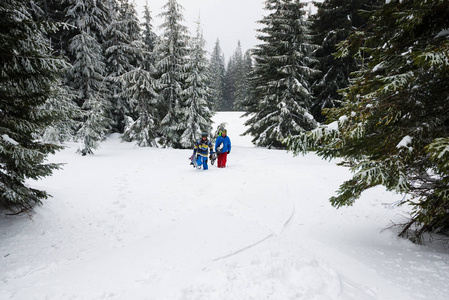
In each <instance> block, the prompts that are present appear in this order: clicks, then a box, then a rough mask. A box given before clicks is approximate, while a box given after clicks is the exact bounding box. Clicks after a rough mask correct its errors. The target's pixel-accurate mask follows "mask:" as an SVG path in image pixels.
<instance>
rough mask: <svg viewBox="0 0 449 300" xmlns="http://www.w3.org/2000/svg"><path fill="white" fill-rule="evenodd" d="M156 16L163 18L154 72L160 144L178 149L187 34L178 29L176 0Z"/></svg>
mask: <svg viewBox="0 0 449 300" xmlns="http://www.w3.org/2000/svg"><path fill="white" fill-rule="evenodd" d="M163 8H164V9H165V11H164V12H162V13H161V14H160V16H161V17H163V18H165V20H164V22H163V23H162V25H161V28H162V29H163V33H162V35H161V37H160V42H159V44H158V47H157V49H156V53H157V55H156V64H155V66H156V69H157V72H158V74H157V78H156V79H157V82H156V84H157V85H156V87H157V89H156V91H157V92H158V94H159V96H160V99H159V106H160V112H161V113H162V116H161V119H162V121H161V124H160V132H161V134H162V135H163V139H162V140H161V142H162V143H163V145H164V146H170V147H174V148H182V144H181V136H182V134H183V133H184V128H183V126H182V124H181V123H180V122H181V120H184V117H185V114H186V113H187V110H186V106H185V103H184V101H183V91H184V89H185V88H186V78H187V58H188V55H189V49H188V41H189V37H188V35H187V34H188V30H187V27H186V26H184V25H182V24H181V22H182V21H183V19H184V18H183V15H182V10H183V8H182V6H181V5H179V4H178V2H177V1H176V0H168V2H167V4H166V5H164V7H163Z"/></svg>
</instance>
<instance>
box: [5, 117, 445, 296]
mask: <svg viewBox="0 0 449 300" xmlns="http://www.w3.org/2000/svg"><path fill="white" fill-rule="evenodd" d="M239 116H240V114H239V113H219V114H217V115H216V116H215V122H216V125H218V124H220V123H222V122H227V123H228V125H227V129H228V133H229V136H230V138H231V140H232V143H233V148H232V152H231V154H230V155H229V156H228V168H226V169H218V168H216V167H215V166H210V169H209V170H208V171H204V170H196V169H193V168H192V167H191V166H189V160H188V158H189V157H190V155H191V153H192V151H191V150H174V149H155V148H139V147H135V146H133V144H130V143H120V142H119V139H118V136H117V135H113V136H111V138H110V139H109V141H107V142H105V143H103V144H102V145H101V147H102V148H101V149H100V150H99V151H98V152H97V153H96V154H95V155H94V156H88V157H81V156H79V155H77V154H75V151H76V149H77V145H76V144H69V145H68V146H69V147H68V148H67V149H65V150H64V151H61V152H60V153H58V154H56V155H55V156H53V157H50V160H51V161H55V162H67V165H66V166H65V167H64V169H63V170H59V171H56V172H55V173H54V175H53V176H52V177H48V178H45V179H44V180H41V181H38V182H31V183H30V184H33V185H34V186H36V187H38V188H42V189H45V190H47V191H48V192H49V193H50V194H52V195H53V198H51V199H49V200H47V201H46V202H45V204H44V205H43V206H41V207H38V208H36V211H35V212H34V213H33V214H31V215H29V216H26V215H22V216H15V217H12V216H1V217H0V239H1V240H0V299H1V300H4V299H5V300H7V299H14V300H17V299H19V300H21V299H27V300H28V299H39V300H40V299H51V300H53V299H55V300H56V299H58V300H59V299H76V300H77V299H80V300H81V299H83V300H84V299H205V300H213V299H226V300H227V299H244V300H246V299H248V300H249V299H257V300H259V299H280V300H284V299H301V300H309V299H310V300H312V299H314V300H327V299H343V300H376V299H377V300H384V299H392V300H408V299H417V300H421V299H432V300H443V299H446V298H447V295H448V293H449V288H448V287H447V280H448V279H449V255H448V252H447V251H446V250H444V249H438V248H437V247H430V246H429V247H422V246H417V245H413V244H411V243H410V242H409V241H407V240H403V239H399V238H397V237H396V236H395V232H394V231H393V230H385V231H382V229H383V228H385V227H387V226H388V225H389V221H390V220H395V221H398V220H401V218H402V217H401V215H402V214H403V211H402V208H391V209H387V208H386V207H385V206H383V205H381V203H393V202H395V201H396V200H397V198H398V196H397V195H392V194H391V193H387V192H385V191H384V190H382V189H373V190H372V191H370V192H368V193H367V194H366V195H364V196H363V197H362V199H360V200H359V201H358V202H357V203H356V204H355V205H354V206H353V207H349V208H342V209H339V210H336V209H334V208H332V207H331V206H330V204H329V203H328V198H329V197H330V196H332V195H333V194H334V192H335V190H336V189H337V188H338V185H339V184H340V183H341V182H342V181H343V180H344V179H345V178H348V177H349V173H348V171H347V170H346V169H344V168H340V167H337V166H335V164H334V163H330V162H323V161H321V160H320V159H319V158H317V157H316V156H314V155H313V154H309V155H307V156H305V157H296V158H295V157H293V156H292V154H291V153H286V152H285V151H276V150H267V149H261V148H255V147H253V146H252V145H251V143H250V140H251V138H249V137H241V136H239V133H241V132H243V130H244V129H243V125H242V124H243V119H241V118H239Z"/></svg>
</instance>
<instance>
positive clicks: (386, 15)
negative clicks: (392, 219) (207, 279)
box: [288, 0, 449, 241]
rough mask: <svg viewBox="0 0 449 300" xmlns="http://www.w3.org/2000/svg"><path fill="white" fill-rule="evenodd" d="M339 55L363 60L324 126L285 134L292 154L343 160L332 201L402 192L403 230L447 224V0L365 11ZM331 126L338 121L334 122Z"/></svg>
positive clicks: (432, 228)
mask: <svg viewBox="0 0 449 300" xmlns="http://www.w3.org/2000/svg"><path fill="white" fill-rule="evenodd" d="M370 19H371V21H372V24H371V27H372V31H371V32H367V31H365V32H355V33H354V34H352V35H351V36H350V38H349V39H348V40H347V41H345V42H344V43H342V44H341V49H340V51H339V53H340V54H341V55H344V54H346V53H357V52H359V51H363V52H364V53H365V54H366V57H369V58H370V59H369V60H367V61H365V68H363V69H362V70H361V71H359V72H358V73H357V77H355V78H354V81H353V84H352V85H351V86H350V87H349V88H348V89H346V90H345V94H344V99H343V100H344V102H343V105H342V107H341V108H334V109H330V110H328V114H327V116H328V118H329V123H332V124H331V125H329V126H322V127H320V128H318V129H316V130H314V131H312V132H310V133H307V134H302V135H300V136H297V137H293V138H290V139H289V142H288V143H289V147H290V149H293V150H295V151H296V152H304V151H307V150H315V151H317V153H318V154H319V155H321V156H323V157H325V158H333V157H342V158H343V159H344V163H343V164H345V165H349V166H351V169H352V170H353V172H354V173H355V174H354V176H353V178H352V179H351V180H349V181H347V182H345V183H344V184H343V185H342V186H341V187H340V190H339V191H338V195H337V196H336V197H333V198H332V199H331V201H332V203H333V205H335V206H342V205H351V204H352V203H353V202H354V201H355V200H356V199H357V198H358V197H359V196H360V194H361V193H362V192H363V191H365V190H367V189H369V188H371V187H373V186H377V185H382V186H385V187H386V188H387V190H391V191H396V192H398V193H403V194H405V195H407V197H405V198H404V200H403V203H405V204H410V205H412V207H413V213H412V215H411V219H410V222H409V223H408V224H406V225H405V226H404V229H403V231H402V233H401V234H402V235H405V234H407V233H408V232H409V229H411V226H412V225H416V227H415V231H414V235H413V239H414V240H417V241H419V238H421V236H422V233H423V232H438V231H439V230H441V229H446V228H448V227H449V214H448V208H449V173H448V168H449V167H448V166H449V154H448V153H449V147H448V146H449V126H448V125H449V117H448V113H447V112H448V111H449V101H448V100H449V99H448V97H449V96H448V95H449V85H448V82H449V39H448V36H449V32H448V30H447V29H448V28H449V2H448V1H444V0H436V1H430V2H429V1H425V0H414V1H412V0H410V1H391V2H390V3H389V4H387V5H383V6H382V7H380V8H379V9H378V10H376V11H375V12H374V13H372V15H371V18H370ZM337 125H338V126H337Z"/></svg>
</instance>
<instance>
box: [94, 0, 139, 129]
mask: <svg viewBox="0 0 449 300" xmlns="http://www.w3.org/2000/svg"><path fill="white" fill-rule="evenodd" d="M109 3H110V5H111V7H110V10H112V11H113V12H114V13H113V14H112V19H111V20H110V22H109V24H108V26H107V27H106V31H105V43H104V45H103V47H104V48H105V58H106V66H107V75H108V76H109V78H111V80H108V82H107V85H108V88H107V90H108V92H109V93H108V101H109V102H110V104H111V109H112V111H111V115H110V117H111V119H112V120H113V121H114V130H116V131H118V132H123V130H124V125H125V118H126V116H131V115H132V110H131V108H130V104H129V99H127V98H126V97H125V95H126V93H122V91H123V89H124V88H123V86H122V84H121V81H117V80H113V78H115V77H118V76H121V75H123V74H125V73H126V72H130V71H132V70H134V69H135V68H136V67H137V64H138V62H137V60H138V58H139V57H141V55H140V53H139V52H140V50H141V49H139V47H137V48H136V47H135V46H136V45H138V44H137V43H134V42H135V41H139V40H140V39H141V36H140V26H139V20H138V18H137V12H136V10H135V8H134V5H132V4H130V3H129V1H128V0H120V1H118V2H117V1H116V0H112V1H110V2H109Z"/></svg>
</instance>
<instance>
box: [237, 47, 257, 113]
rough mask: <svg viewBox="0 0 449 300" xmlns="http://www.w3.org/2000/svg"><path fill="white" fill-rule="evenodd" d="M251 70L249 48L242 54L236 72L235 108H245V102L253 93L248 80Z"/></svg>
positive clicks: (251, 63)
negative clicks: (240, 62)
mask: <svg viewBox="0 0 449 300" xmlns="http://www.w3.org/2000/svg"><path fill="white" fill-rule="evenodd" d="M252 70H253V62H252V57H251V50H247V51H246V52H245V55H244V56H243V60H242V66H241V68H240V70H239V71H240V72H238V76H237V77H238V80H237V87H236V91H235V103H234V109H235V110H245V106H246V103H247V101H248V99H249V98H250V97H251V93H253V89H252V86H251V84H250V82H249V76H250V74H251V73H252Z"/></svg>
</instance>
